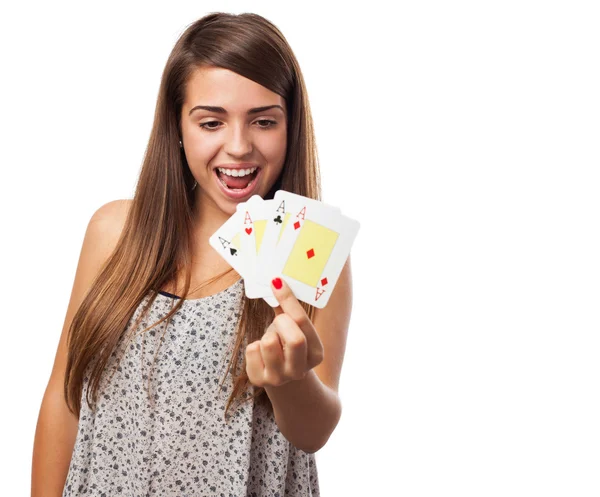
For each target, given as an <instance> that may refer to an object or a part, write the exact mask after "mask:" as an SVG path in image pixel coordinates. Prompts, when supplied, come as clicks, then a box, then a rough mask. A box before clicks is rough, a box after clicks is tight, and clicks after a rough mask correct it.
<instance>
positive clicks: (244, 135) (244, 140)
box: [224, 124, 252, 156]
mask: <svg viewBox="0 0 600 497" xmlns="http://www.w3.org/2000/svg"><path fill="white" fill-rule="evenodd" d="M250 135H251V133H250V132H249V131H248V130H247V129H246V127H245V125H244V124H241V125H232V126H230V127H229V132H228V133H227V137H226V142H225V147H224V148H225V151H226V152H227V153H228V154H230V155H235V156H238V155H239V156H244V155H247V154H249V153H250V152H252V139H251V137H250Z"/></svg>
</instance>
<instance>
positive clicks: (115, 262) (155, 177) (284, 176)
mask: <svg viewBox="0 0 600 497" xmlns="http://www.w3.org/2000/svg"><path fill="white" fill-rule="evenodd" d="M200 67H220V68H224V69H228V70H231V71H233V72H235V73H237V74H239V75H241V76H243V77H245V78H248V79H250V80H252V81H255V82H256V83H258V84H260V85H262V86H264V87H266V88H268V89H269V90H271V91H273V92H275V93H277V94H279V95H281V96H282V97H283V98H284V99H285V102H286V107H287V114H288V123H287V132H288V135H287V153H286V158H285V162H284V165H283V169H282V172H281V175H280V177H279V178H278V179H277V181H276V183H275V185H274V186H273V188H272V189H271V191H270V192H269V193H268V195H266V196H265V198H273V195H274V194H275V192H276V191H277V190H279V189H284V190H287V191H290V192H294V193H297V194H299V195H303V196H305V197H309V198H314V199H317V200H320V199H321V193H320V178H319V166H318V158H317V150H316V143H315V137H314V130H313V124H312V117H311V112H310V106H309V102H308V96H307V92H306V88H305V84H304V80H303V77H302V73H301V71H300V67H299V65H298V62H297V60H296V57H295V56H294V54H293V52H292V49H291V48H290V46H289V45H288V42H287V40H286V39H285V38H284V36H283V34H282V33H281V32H280V31H279V29H278V28H277V27H276V26H275V25H273V24H272V23H271V22H270V21H268V20H266V19H265V18H263V17H261V16H260V15H257V14H253V13H243V14H230V13H223V12H216V13H210V14H208V15H206V16H204V17H202V18H200V19H198V20H197V21H195V22H194V23H192V24H191V25H189V26H188V27H187V28H186V29H185V31H184V32H183V34H182V35H181V37H180V38H179V40H178V41H177V42H176V44H175V46H174V48H173V50H172V51H171V54H170V55H169V58H168V60H167V63H166V66H165V69H164V71H163V74H162V78H161V84H160V89H159V94H158V98H157V103H156V110H155V114H154V123H153V126H152V131H151V134H150V138H149V141H148V145H147V148H146V151H145V155H144V159H143V164H142V168H141V171H140V175H139V179H138V182H137V185H136V189H135V193H134V197H133V199H132V201H131V205H130V208H129V212H128V215H127V219H126V222H125V226H124V228H123V231H122V233H121V236H120V238H119V240H118V242H117V245H116V247H115V249H114V252H113V253H112V254H111V256H110V257H109V258H108V259H107V261H106V263H105V264H104V266H103V267H102V269H101V271H100V272H99V274H98V276H97V277H96V279H95V280H94V283H93V284H92V286H91V288H90V290H89V291H88V293H87V295H86V297H85V299H84V300H83V302H82V303H81V305H80V307H79V309H78V310H77V312H76V314H75V316H74V318H73V321H72V323H71V326H70V328H69V335H68V359H67V366H66V373H65V383H64V395H65V400H66V402H67V405H68V406H69V409H70V410H71V411H72V412H73V413H74V414H75V415H76V416H77V417H79V413H80V410H81V401H82V392H83V384H84V379H88V380H89V384H88V389H87V394H86V401H87V403H88V406H89V407H90V408H91V409H95V407H96V402H97V398H98V390H99V386H100V382H101V380H102V378H103V373H104V372H105V370H108V369H109V368H108V367H107V365H108V364H109V360H110V358H111V355H113V352H114V351H115V350H116V347H117V345H118V343H119V341H120V339H121V338H123V337H124V334H125V332H126V329H127V327H128V324H129V323H130V320H131V321H133V319H132V316H133V315H134V312H135V310H136V308H137V307H138V306H139V305H140V303H141V302H142V299H143V298H144V297H145V296H147V295H149V297H150V298H149V300H148V304H147V305H146V307H145V308H144V310H143V312H140V314H139V316H138V318H137V320H136V322H135V323H132V324H131V329H132V330H135V329H136V327H137V326H138V324H139V323H140V322H141V320H142V319H143V318H144V317H145V316H146V315H147V313H148V311H149V309H150V306H151V305H152V302H153V301H154V299H156V297H157V294H158V289H160V288H162V287H163V286H164V285H165V284H167V283H169V282H172V281H177V277H178V276H180V275H183V276H184V278H185V288H184V290H183V294H182V295H181V297H182V298H181V299H179V300H178V301H177V304H175V305H174V306H173V308H172V309H171V311H170V312H169V313H168V314H167V315H165V316H164V317H162V318H161V319H160V320H159V321H157V322H156V323H153V324H152V325H151V326H149V327H147V328H145V329H143V330H142V331H140V333H142V332H146V331H148V330H150V329H151V328H153V327H155V326H157V325H159V324H160V323H162V322H163V321H167V322H166V325H165V330H166V326H168V324H169V321H170V319H171V316H172V315H173V314H174V313H175V312H177V310H179V309H180V308H181V306H182V304H183V300H184V299H185V298H186V297H187V295H188V294H189V289H190V280H191V266H192V264H191V260H192V254H191V249H192V241H193V240H192V233H193V231H192V228H193V226H192V219H193V218H192V213H193V209H194V203H195V196H194V192H193V191H192V186H193V184H194V181H195V180H194V177H193V175H192V173H191V171H190V169H189V166H188V164H187V162H186V159H185V153H184V152H183V150H182V149H181V148H180V146H179V140H180V137H181V132H180V119H181V110H182V105H183V103H184V99H185V87H186V83H187V81H188V79H189V77H190V76H191V75H192V73H193V71H194V70H195V69H197V68H200ZM230 271H233V270H232V269H231V270H230ZM225 274H227V272H226V273H225ZM222 276H224V274H222V275H217V276H216V277H215V278H213V279H212V280H211V281H207V282H205V284H209V283H211V282H212V281H214V280H216V279H218V278H220V277H222ZM242 299H243V300H242V305H241V308H240V309H239V313H238V314H239V319H238V324H237V334H236V341H235V345H234V350H233V353H232V355H231V359H230V361H229V365H228V371H227V374H229V373H231V374H232V377H233V390H232V393H231V395H230V397H229V399H228V402H227V407H226V409H225V418H226V417H227V411H228V410H229V408H230V407H231V406H232V404H233V403H234V402H235V401H236V400H240V401H242V402H243V401H247V400H252V399H255V400H256V401H257V402H264V403H265V405H266V406H268V408H269V409H270V410H271V412H272V405H271V403H270V400H269V398H268V396H267V395H266V392H265V390H264V388H257V389H256V390H255V395H254V396H250V395H247V388H248V387H249V385H250V383H249V381H248V376H247V374H246V367H245V353H244V352H245V350H243V349H242V347H243V346H245V345H246V344H249V343H251V342H253V341H256V340H259V339H260V338H261V337H262V336H263V334H264V332H265V330H266V328H267V327H268V325H269V324H270V323H271V321H272V319H273V317H274V313H273V310H272V308H271V307H270V306H269V305H268V304H266V303H265V302H264V301H263V300H262V299H248V298H246V297H245V295H244V296H243V297H242ZM301 304H302V306H303V307H304V309H305V310H306V311H307V313H308V315H309V317H310V318H311V319H312V317H313V314H314V308H313V307H312V306H310V305H308V304H305V303H301ZM125 349H126V348H125ZM155 357H156V356H155ZM119 360H120V359H119ZM240 362H241V364H240ZM116 368H117V365H115V366H114V369H113V372H114V371H115V370H116ZM227 374H226V375H225V377H226V376H227ZM111 378H112V376H111ZM150 379H151V375H149V380H148V384H149V385H150ZM224 379H225V378H223V381H224ZM109 381H110V379H109ZM222 383H223V382H221V385H222ZM148 392H150V387H149V388H148ZM148 394H149V397H150V399H151V401H152V399H153V396H152V395H150V393H148ZM90 396H91V399H90Z"/></svg>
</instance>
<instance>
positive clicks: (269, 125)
mask: <svg viewBox="0 0 600 497" xmlns="http://www.w3.org/2000/svg"><path fill="white" fill-rule="evenodd" d="M256 122H257V123H267V124H266V125H264V126H263V125H261V126H260V127H261V128H272V127H273V126H275V125H276V124H277V122H276V121H271V120H270V119H259V120H258V121H256Z"/></svg>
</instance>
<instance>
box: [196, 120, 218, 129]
mask: <svg viewBox="0 0 600 497" xmlns="http://www.w3.org/2000/svg"><path fill="white" fill-rule="evenodd" d="M207 124H219V121H208V122H205V123H202V124H201V125H200V127H201V128H203V129H217V128H216V127H213V126H207Z"/></svg>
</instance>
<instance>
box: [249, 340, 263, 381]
mask: <svg viewBox="0 0 600 497" xmlns="http://www.w3.org/2000/svg"><path fill="white" fill-rule="evenodd" d="M264 369H265V365H264V362H263V360H262V356H261V353H260V340H257V341H256V342H252V343H251V344H249V345H248V346H247V347H246V372H247V373H248V379H249V380H250V383H252V384H253V385H255V386H261V382H262V381H263V372H264Z"/></svg>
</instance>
